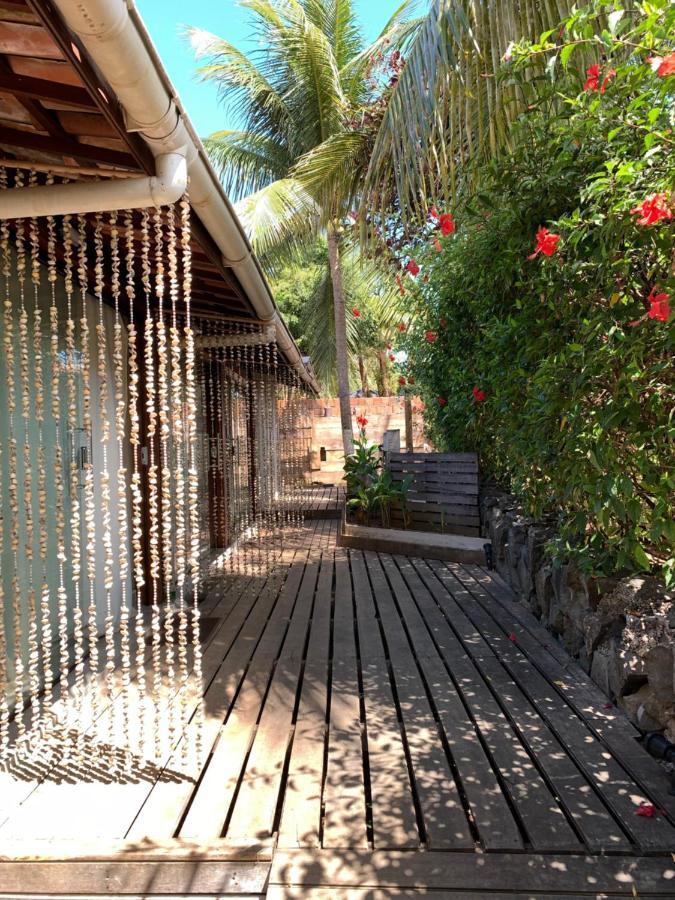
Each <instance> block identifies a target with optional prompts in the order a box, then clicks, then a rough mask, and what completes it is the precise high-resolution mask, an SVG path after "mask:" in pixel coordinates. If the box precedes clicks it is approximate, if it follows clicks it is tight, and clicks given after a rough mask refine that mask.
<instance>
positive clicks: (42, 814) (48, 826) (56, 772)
mask: <svg viewBox="0 0 675 900" xmlns="http://www.w3.org/2000/svg"><path fill="white" fill-rule="evenodd" d="M245 584H246V582H245V580H244V581H237V582H235V589H234V596H233V597H230V596H228V594H222V595H220V596H219V597H218V596H215V597H214V598H213V601H212V602H211V601H209V602H208V603H207V604H206V606H205V609H206V610H207V611H208V614H209V615H210V616H216V617H220V616H221V614H222V619H221V621H220V622H219V625H218V626H217V627H216V628H215V629H214V630H213V631H212V632H211V634H210V635H209V637H208V640H207V643H206V645H205V649H204V660H205V666H206V671H207V673H208V665H209V661H210V660H212V659H218V658H219V655H220V654H219V650H218V648H217V647H216V648H215V650H214V645H217V644H218V641H219V635H220V634H222V627H223V624H224V623H225V622H226V621H227V620H228V616H229V615H230V614H231V612H232V609H233V608H234V607H235V606H236V603H237V601H238V591H239V590H240V589H241V588H242V586H245ZM147 654H148V655H150V654H151V650H150V649H149V648H148V650H147ZM163 665H164V660H163ZM146 677H147V679H148V682H149V683H152V677H153V672H152V664H151V660H150V659H149V660H148V664H147V668H146ZM131 695H132V700H131V702H132V703H140V702H141V697H140V695H139V694H138V691H137V687H136V684H135V683H132V686H131ZM179 695H180V691H179V690H176V687H175V685H169V684H166V683H165V685H164V687H163V694H162V697H161V698H160V700H159V702H158V703H157V704H156V707H157V710H158V716H159V717H161V718H163V717H166V715H167V710H168V708H169V705H170V704H173V706H174V708H177V707H178V705H179ZM122 699H123V697H122V694H121V692H119V691H118V692H117V694H116V695H115V696H114V697H113V700H112V702H110V701H108V700H107V698H105V702H106V703H108V706H107V708H106V709H105V710H104V711H103V712H102V713H101V716H100V717H99V718H100V720H109V719H110V717H111V716H114V718H113V721H112V724H116V725H117V727H118V728H119V727H121V725H122V715H121V709H120V708H121V703H122ZM188 702H189V704H190V705H189V708H188V712H189V713H191V712H192V711H193V709H194V706H195V704H196V696H193V695H191V694H189V695H188ZM176 715H177V718H178V716H179V711H177V714H176ZM101 724H102V721H99V727H100V726H101ZM154 724H155V722H154V718H153V717H152V716H150V715H148V716H146V733H147V732H148V729H149V728H151V727H153V725H154ZM178 725H180V723H179V722H178ZM166 736H168V735H167V733H166V732H165V737H166ZM120 740H121V735H120ZM114 743H115V742H114V741H113V747H114ZM113 747H111V748H109V750H108V751H107V752H106V750H105V749H104V750H103V753H102V756H101V758H100V759H97V758H96V745H95V742H94V744H93V745H92V747H91V748H90V750H91V758H90V760H89V761H88V764H87V768H88V771H87V772H82V773H81V774H80V776H79V777H74V775H73V772H72V771H70V772H69V771H68V767H64V769H63V771H62V770H61V769H60V768H59V766H56V767H53V768H52V769H49V768H47V769H46V770H45V771H44V773H43V775H42V777H41V778H40V779H39V780H38V781H36V783H35V784H34V789H33V790H31V792H30V793H29V795H28V796H27V797H26V798H25V799H24V801H23V802H22V804H21V805H20V806H19V807H18V808H17V809H16V810H15V812H14V814H13V815H12V816H10V817H8V819H7V820H6V822H5V827H4V828H3V829H2V830H1V831H0V834H5V833H11V835H12V836H13V837H16V838H19V837H31V838H35V837H48V836H51V835H55V834H58V835H60V836H61V837H64V838H65V837H68V836H71V837H74V836H76V835H77V834H82V833H84V834H86V835H88V836H90V837H91V836H94V835H96V836H99V837H108V838H110V839H113V838H121V837H123V836H124V834H125V832H126V830H127V828H128V827H129V824H130V823H131V821H132V820H133V818H134V816H135V815H136V813H137V811H138V809H139V807H140V806H141V804H142V803H143V800H144V799H145V796H146V795H147V792H148V790H149V786H150V785H152V783H153V782H154V779H155V778H156V777H157V768H156V767H155V766H154V765H148V764H146V763H144V762H142V757H140V758H139V759H137V761H136V764H135V766H134V769H132V774H131V776H130V777H123V778H122V780H121V781H120V780H117V781H116V780H115V778H113V777H111V774H110V766H111V762H110V756H111V754H112V749H113ZM140 750H141V748H140V747H137V748H136V752H137V753H139V752H140ZM170 777H171V778H172V779H174V778H175V777H179V776H177V775H176V773H171V776H170ZM102 808H105V809H106V811H107V814H106V815H105V816H101V815H100V810H101V809H102ZM63 809H68V810H70V813H71V814H70V815H69V816H68V817H65V819H64V817H63V812H62V811H63Z"/></svg>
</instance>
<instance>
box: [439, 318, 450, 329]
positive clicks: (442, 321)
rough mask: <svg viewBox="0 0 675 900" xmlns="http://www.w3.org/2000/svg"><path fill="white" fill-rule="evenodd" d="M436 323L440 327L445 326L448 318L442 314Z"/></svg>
mask: <svg viewBox="0 0 675 900" xmlns="http://www.w3.org/2000/svg"><path fill="white" fill-rule="evenodd" d="M438 324H439V325H440V326H441V328H445V326H446V325H447V324H448V320H447V319H444V318H443V316H441V318H440V319H439V320H438Z"/></svg>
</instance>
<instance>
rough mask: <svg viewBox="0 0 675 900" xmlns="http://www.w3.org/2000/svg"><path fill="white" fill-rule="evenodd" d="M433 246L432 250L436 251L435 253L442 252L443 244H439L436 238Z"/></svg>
mask: <svg viewBox="0 0 675 900" xmlns="http://www.w3.org/2000/svg"><path fill="white" fill-rule="evenodd" d="M433 246H434V249H435V250H436V253H440V252H441V251H442V250H443V244H441V242H440V241H439V240H438V238H434V244H433Z"/></svg>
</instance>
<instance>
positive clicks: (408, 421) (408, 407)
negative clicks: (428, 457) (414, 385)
mask: <svg viewBox="0 0 675 900" xmlns="http://www.w3.org/2000/svg"><path fill="white" fill-rule="evenodd" d="M404 407H405V448H406V451H407V452H408V453H413V452H414V450H415V447H414V439H413V420H412V400H411V399H410V397H406V398H405V401H404Z"/></svg>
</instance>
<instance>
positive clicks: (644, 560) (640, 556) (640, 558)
mask: <svg viewBox="0 0 675 900" xmlns="http://www.w3.org/2000/svg"><path fill="white" fill-rule="evenodd" d="M633 559H634V560H635V562H636V563H637V564H638V565H639V566H640V568H641V569H645V570H649V569H651V567H652V564H651V562H650V560H649V557H648V556H647V554H646V553H645V551H644V550H643V548H642V547H641V546H640V544H636V545H635V547H634V548H633Z"/></svg>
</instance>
